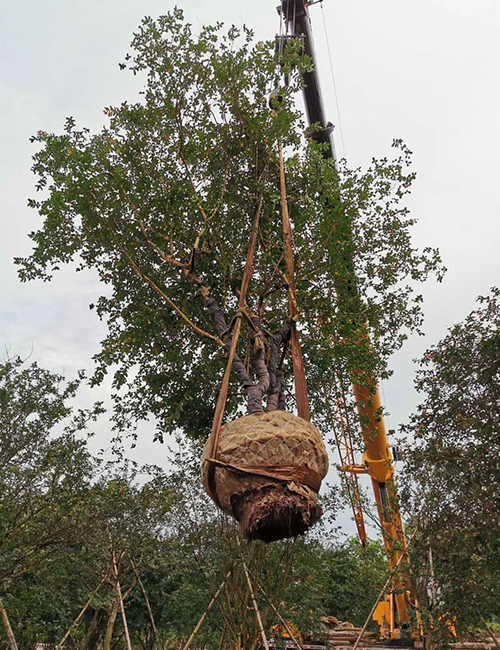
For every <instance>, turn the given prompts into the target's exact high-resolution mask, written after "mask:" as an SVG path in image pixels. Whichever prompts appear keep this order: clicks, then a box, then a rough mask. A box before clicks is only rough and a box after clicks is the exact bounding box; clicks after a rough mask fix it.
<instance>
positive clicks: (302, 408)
mask: <svg viewBox="0 0 500 650" xmlns="http://www.w3.org/2000/svg"><path fill="white" fill-rule="evenodd" d="M278 154H279V165H280V191H281V225H282V229H283V246H284V249H285V263H286V276H287V281H288V306H289V312H290V318H292V319H293V321H294V322H293V324H292V329H291V347H292V363H293V378H294V381H295V394H296V396H297V411H298V414H299V417H301V418H302V419H303V420H307V421H308V422H309V421H310V419H311V415H310V411H309V399H308V395H307V383H306V373H305V368H304V358H303V356H302V350H301V349H300V341H299V335H298V332H297V327H296V324H295V320H296V319H297V318H298V316H299V311H298V307H297V303H296V301H295V266H294V261H293V244H292V227H291V225H290V215H289V213H288V201H287V195H286V179H285V163H284V160H283V144H282V142H281V140H280V141H279V142H278Z"/></svg>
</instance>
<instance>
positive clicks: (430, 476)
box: [403, 288, 500, 631]
mask: <svg viewBox="0 0 500 650" xmlns="http://www.w3.org/2000/svg"><path fill="white" fill-rule="evenodd" d="M499 386H500V290H499V289H496V288H494V289H492V291H491V293H490V294H489V295H488V296H486V297H480V298H479V307H478V308H477V309H476V310H475V311H473V312H472V313H471V314H469V316H467V318H466V319H465V320H464V322H463V323H460V324H458V325H455V326H453V327H451V328H450V330H449V333H448V334H447V336H446V337H445V338H444V339H443V340H442V341H440V342H439V343H438V344H437V345H435V346H434V347H432V348H430V349H429V350H428V351H427V352H426V353H425V355H424V357H423V358H422V359H421V361H420V367H419V371H418V374H417V379H416V387H417V390H419V391H420V392H422V393H424V395H425V399H424V401H423V403H422V404H421V405H420V406H419V408H418V411H417V412H416V413H415V414H414V415H413V417H412V419H411V421H410V424H409V425H408V426H406V427H405V431H406V433H407V434H408V436H409V437H408V442H407V445H408V451H407V458H406V476H407V479H406V486H405V491H404V495H403V496H404V498H405V503H406V508H407V510H408V512H409V514H410V515H411V517H412V521H413V526H414V538H413V541H412V548H413V558H414V561H415V563H416V565H417V567H416V571H417V572H418V575H421V576H422V581H421V591H422V595H421V602H422V604H427V605H429V607H430V612H431V613H432V620H433V621H434V624H436V621H437V620H440V619H439V617H440V615H441V614H445V618H443V619H442V620H450V617H453V618H454V617H456V620H457V625H458V628H459V631H464V630H467V629H468V628H469V627H470V626H474V625H477V626H479V627H482V622H481V618H480V617H481V616H483V617H484V618H488V617H490V616H491V617H493V618H494V617H495V616H498V602H499V596H500V594H499V588H498V585H499V579H500V573H499V568H500V526H499V522H500V487H499V486H500V460H499V459H500V424H499V415H500V389H499ZM429 548H430V549H432V554H433V564H434V581H435V586H436V591H437V594H436V595H437V602H436V607H437V613H436V612H435V611H434V610H435V609H436V608H434V609H433V608H432V598H430V596H429V593H427V590H428V589H429V588H430V587H429V585H430V580H431V575H430V567H429V562H428V557H429V556H428V549H429Z"/></svg>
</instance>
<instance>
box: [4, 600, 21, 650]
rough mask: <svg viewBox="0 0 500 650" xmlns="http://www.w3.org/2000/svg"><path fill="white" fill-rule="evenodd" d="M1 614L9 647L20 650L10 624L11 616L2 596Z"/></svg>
mask: <svg viewBox="0 0 500 650" xmlns="http://www.w3.org/2000/svg"><path fill="white" fill-rule="evenodd" d="M0 614H1V615H2V620H3V624H4V627H5V631H6V632H7V638H8V640H9V648H10V650H18V648H17V643H16V638H15V636H14V632H13V631H12V628H11V626H10V622H9V617H8V616H7V610H6V609H5V605H4V604H3V600H2V599H1V598H0Z"/></svg>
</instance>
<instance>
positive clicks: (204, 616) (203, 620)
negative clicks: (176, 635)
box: [183, 570, 232, 650]
mask: <svg viewBox="0 0 500 650" xmlns="http://www.w3.org/2000/svg"><path fill="white" fill-rule="evenodd" d="M231 571H232V570H231ZM231 571H228V572H227V574H226V577H225V578H224V580H223V581H222V582H221V584H220V587H219V588H218V589H217V591H216V592H215V594H214V596H213V598H212V600H211V601H210V602H209V604H208V607H207V608H206V610H205V611H204V612H203V616H202V617H201V618H200V620H199V621H198V623H197V625H196V627H195V628H194V630H193V632H192V634H191V636H190V637H189V639H188V640H187V642H186V645H185V646H184V648H183V650H189V648H190V646H191V644H192V643H193V641H194V638H195V637H196V635H197V634H198V632H199V631H200V629H201V626H202V625H203V623H204V622H205V619H206V618H207V616H208V614H209V613H210V610H211V609H212V607H213V606H214V605H215V602H216V600H217V598H218V597H219V596H220V594H221V591H222V590H223V589H224V585H225V584H226V582H227V580H228V578H229V576H230V575H231Z"/></svg>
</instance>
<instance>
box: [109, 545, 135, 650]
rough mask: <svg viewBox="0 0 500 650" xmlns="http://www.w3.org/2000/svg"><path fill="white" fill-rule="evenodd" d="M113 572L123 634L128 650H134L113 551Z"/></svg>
mask: <svg viewBox="0 0 500 650" xmlns="http://www.w3.org/2000/svg"><path fill="white" fill-rule="evenodd" d="M113 571H114V574H115V580H116V582H115V589H116V593H117V596H118V603H119V605H120V612H121V615H122V622H123V632H124V634H125V641H126V643H127V650H132V644H131V642H130V634H129V631H128V625H127V617H126V616H125V606H124V604H123V597H122V590H121V587H120V580H119V579H118V566H117V564H116V556H115V552H114V551H113Z"/></svg>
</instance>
